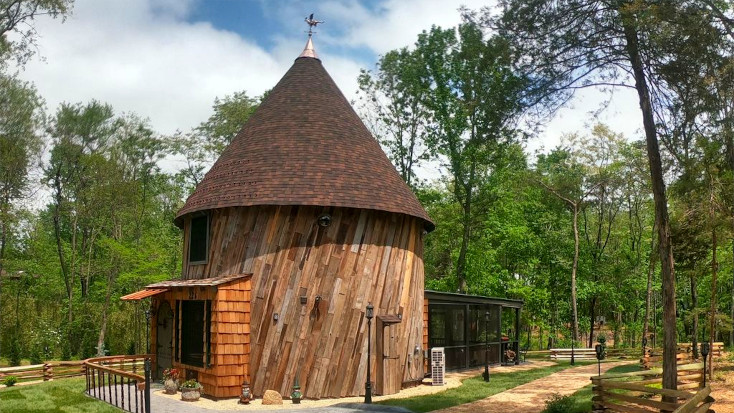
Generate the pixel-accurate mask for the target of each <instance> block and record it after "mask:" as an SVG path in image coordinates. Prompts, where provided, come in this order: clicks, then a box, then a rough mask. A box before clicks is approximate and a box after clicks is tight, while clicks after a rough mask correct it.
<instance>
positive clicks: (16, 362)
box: [8, 329, 23, 366]
mask: <svg viewBox="0 0 734 413" xmlns="http://www.w3.org/2000/svg"><path fill="white" fill-rule="evenodd" d="M17 332H18V330H17V329H15V333H14V334H12V336H11V337H10V348H9V349H8V364H10V365H11V366H20V361H21V359H22V358H23V353H22V350H23V348H22V347H21V345H20V343H21V338H20V336H19V334H17Z"/></svg>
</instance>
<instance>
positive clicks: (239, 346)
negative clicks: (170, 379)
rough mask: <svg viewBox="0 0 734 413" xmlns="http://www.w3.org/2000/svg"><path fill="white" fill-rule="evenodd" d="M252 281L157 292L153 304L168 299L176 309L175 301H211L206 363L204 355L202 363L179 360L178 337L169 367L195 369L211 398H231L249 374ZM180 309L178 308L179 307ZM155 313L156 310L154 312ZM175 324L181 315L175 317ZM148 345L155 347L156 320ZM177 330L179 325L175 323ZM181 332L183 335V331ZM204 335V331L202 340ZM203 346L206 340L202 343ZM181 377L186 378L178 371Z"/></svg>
mask: <svg viewBox="0 0 734 413" xmlns="http://www.w3.org/2000/svg"><path fill="white" fill-rule="evenodd" d="M251 292H252V282H251V279H249V278H243V279H240V280H237V281H234V282H230V283H227V284H223V285H220V286H217V287H194V288H191V287H175V288H173V290H172V291H167V292H165V293H162V294H160V295H159V296H158V297H157V298H156V304H155V305H156V306H157V305H160V302H161V301H162V300H166V301H168V303H169V305H170V306H171V308H172V309H174V311H175V309H176V300H182V301H183V300H211V301H212V306H211V329H210V340H211V344H210V351H211V354H210V355H209V363H210V365H206V358H207V355H206V354H205V355H204V358H205V360H204V366H203V367H198V366H191V365H187V364H183V363H181V362H180V361H176V359H178V360H180V352H181V336H182V334H177V335H174V339H177V340H178V345H174V348H175V349H178V352H179V354H178V357H176V355H174V360H173V367H175V368H178V369H181V370H189V371H196V372H197V376H198V380H199V382H200V383H201V384H202V386H203V387H204V388H203V389H202V391H203V393H204V394H207V395H210V396H214V397H235V396H237V395H239V394H240V392H241V388H242V387H241V386H242V382H243V381H244V380H245V377H247V375H248V374H249V371H248V368H249V357H250V310H251V303H250V300H251ZM179 310H180V309H179ZM156 315H157V313H156ZM178 320H179V323H180V321H181V317H178ZM152 325H153V331H152V335H151V339H152V340H151V348H152V349H155V348H156V344H157V343H156V342H155V341H156V337H157V334H156V328H157V325H158V322H157V319H156V318H155V317H154V319H153V323H152ZM176 329H180V325H179V326H176ZM183 334H186V333H185V332H183ZM206 337H207V335H206V334H204V340H205V341H206ZM202 345H204V348H206V343H202ZM181 377H186V372H185V371H184V372H182V374H181Z"/></svg>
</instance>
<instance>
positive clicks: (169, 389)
mask: <svg viewBox="0 0 734 413" xmlns="http://www.w3.org/2000/svg"><path fill="white" fill-rule="evenodd" d="M178 377H179V371H178V369H165V370H163V387H164V388H165V392H166V394H176V392H177V391H178Z"/></svg>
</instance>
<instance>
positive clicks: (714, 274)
mask: <svg viewBox="0 0 734 413" xmlns="http://www.w3.org/2000/svg"><path fill="white" fill-rule="evenodd" d="M714 214H715V211H714V208H713V203H712V207H711V215H714ZM713 218H715V217H714V216H712V220H713ZM716 241H717V239H716V226H715V225H714V226H713V228H712V229H711V321H710V328H709V330H710V331H709V343H710V344H711V345H712V346H713V344H714V338H715V337H716V281H717V278H718V275H719V262H718V261H717V259H716V248H717V242H716ZM708 368H709V377H713V376H714V352H713V351H709V362H708Z"/></svg>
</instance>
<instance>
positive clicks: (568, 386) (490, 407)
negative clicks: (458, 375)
mask: <svg viewBox="0 0 734 413" xmlns="http://www.w3.org/2000/svg"><path fill="white" fill-rule="evenodd" d="M629 363H631V362H630V361H623V362H613V363H604V364H602V365H601V371H602V373H604V372H605V371H607V370H609V369H610V368H612V367H616V366H620V365H623V364H629ZM596 374H597V366H596V364H594V365H588V366H582V367H573V368H570V369H566V370H563V371H559V372H557V373H553V374H551V375H549V376H546V377H543V378H540V379H537V380H533V381H531V382H530V383H525V384H523V385H520V386H517V387H515V388H512V389H510V390H507V391H504V392H502V393H498V394H495V395H494V396H490V397H487V398H486V399H482V400H477V401H475V402H471V403H466V404H461V405H459V406H454V407H449V408H447V409H442V410H436V411H435V412H434V413H474V412H482V413H506V412H512V413H538V412H540V411H542V410H543V409H544V408H545V401H546V400H548V399H549V398H550V397H551V396H552V395H554V394H560V395H562V396H568V395H570V394H573V393H575V392H576V391H578V390H580V389H581V388H582V387H584V386H587V385H589V384H591V381H590V380H589V377H591V376H593V375H596Z"/></svg>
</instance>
